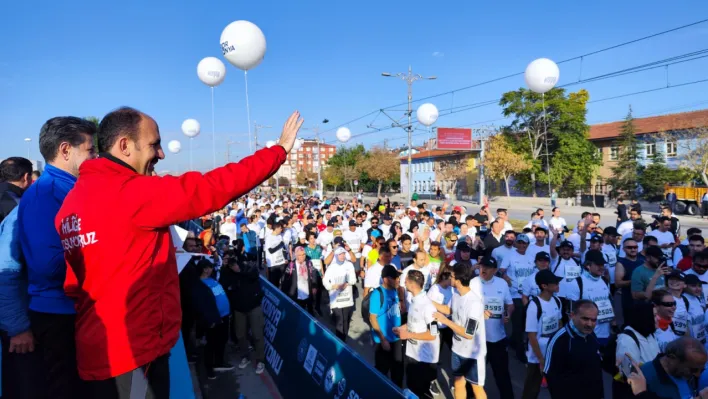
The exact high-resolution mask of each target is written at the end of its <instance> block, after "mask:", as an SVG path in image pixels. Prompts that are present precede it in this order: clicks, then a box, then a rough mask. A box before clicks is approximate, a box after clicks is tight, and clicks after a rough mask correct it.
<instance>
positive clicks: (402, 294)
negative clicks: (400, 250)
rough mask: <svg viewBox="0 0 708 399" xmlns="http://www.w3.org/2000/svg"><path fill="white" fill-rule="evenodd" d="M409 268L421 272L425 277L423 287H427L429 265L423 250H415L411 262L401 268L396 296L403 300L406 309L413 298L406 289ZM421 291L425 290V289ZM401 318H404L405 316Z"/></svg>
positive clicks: (428, 282) (428, 284)
mask: <svg viewBox="0 0 708 399" xmlns="http://www.w3.org/2000/svg"><path fill="white" fill-rule="evenodd" d="M411 270H418V271H419V272H421V273H423V277H424V278H425V280H424V281H423V288H425V287H429V286H430V267H429V266H428V254H427V253H425V252H424V251H418V252H416V253H415V259H414V261H413V264H412V265H410V266H408V267H406V268H405V269H403V273H401V283H400V284H401V285H400V287H398V297H399V298H400V300H405V302H406V310H407V309H408V307H409V306H410V305H411V300H412V299H413V294H412V293H411V292H410V290H408V289H406V287H407V284H408V283H407V282H406V281H407V280H406V276H407V275H408V272H409V271H411ZM423 291H425V289H424V290H423ZM401 316H403V315H401ZM403 319H404V320H405V317H404V318H403Z"/></svg>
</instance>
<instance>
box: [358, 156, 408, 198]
mask: <svg viewBox="0 0 708 399" xmlns="http://www.w3.org/2000/svg"><path fill="white" fill-rule="evenodd" d="M400 165H401V161H400V160H399V159H398V157H397V156H396V154H393V153H391V152H388V151H386V150H384V149H381V148H374V149H372V150H371V151H369V152H368V153H367V154H366V155H365V156H364V157H363V158H362V159H360V160H359V162H358V163H357V168H358V169H359V172H360V175H361V176H364V174H366V177H367V178H368V179H371V180H374V181H375V182H376V184H377V194H376V195H377V197H380V196H381V186H382V185H383V184H384V182H387V181H389V180H391V179H393V178H395V177H396V176H400V170H401V169H400Z"/></svg>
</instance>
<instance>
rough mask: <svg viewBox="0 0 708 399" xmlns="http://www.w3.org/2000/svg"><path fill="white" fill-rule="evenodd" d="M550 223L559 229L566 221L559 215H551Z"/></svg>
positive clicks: (565, 224)
mask: <svg viewBox="0 0 708 399" xmlns="http://www.w3.org/2000/svg"><path fill="white" fill-rule="evenodd" d="M550 225H551V227H553V228H555V229H556V230H561V229H562V228H563V226H567V225H568V223H566V222H565V219H563V218H562V217H560V218H555V217H552V218H551V223H550Z"/></svg>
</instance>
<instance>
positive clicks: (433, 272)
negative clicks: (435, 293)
mask: <svg viewBox="0 0 708 399" xmlns="http://www.w3.org/2000/svg"><path fill="white" fill-rule="evenodd" d="M428 259H430V258H428ZM440 265H441V262H440V261H436V262H433V261H432V260H431V261H429V263H428V268H429V269H430V281H431V285H432V283H434V282H435V280H436V279H437V278H438V273H439V272H440Z"/></svg>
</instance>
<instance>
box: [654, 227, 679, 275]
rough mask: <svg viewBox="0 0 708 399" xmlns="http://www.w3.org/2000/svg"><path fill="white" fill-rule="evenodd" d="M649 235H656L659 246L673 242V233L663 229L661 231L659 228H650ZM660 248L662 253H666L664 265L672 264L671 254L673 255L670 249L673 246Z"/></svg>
mask: <svg viewBox="0 0 708 399" xmlns="http://www.w3.org/2000/svg"><path fill="white" fill-rule="evenodd" d="M649 235H650V236H652V237H656V241H658V242H659V246H661V245H664V244H673V243H674V242H675V240H674V235H673V234H672V233H671V232H670V231H665V232H663V233H662V232H661V231H659V230H652V231H651V232H650V233H649ZM661 250H662V251H663V252H664V255H666V265H667V266H673V265H674V260H673V258H672V256H671V255H673V254H672V253H671V251H673V247H669V248H661Z"/></svg>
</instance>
